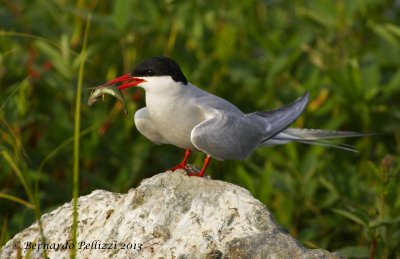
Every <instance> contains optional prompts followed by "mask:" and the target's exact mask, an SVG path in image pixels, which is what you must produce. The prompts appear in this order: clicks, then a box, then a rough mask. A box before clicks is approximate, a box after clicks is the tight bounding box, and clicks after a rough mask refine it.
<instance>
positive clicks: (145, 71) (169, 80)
mask: <svg viewBox="0 0 400 259" xmlns="http://www.w3.org/2000/svg"><path fill="white" fill-rule="evenodd" d="M118 83H122V84H120V85H119V86H118V88H119V89H125V88H129V87H134V86H139V87H142V88H144V89H145V90H150V89H155V88H158V87H162V86H163V85H171V84H184V85H186V84H187V83H188V81H187V79H186V77H185V75H184V74H183V73H182V71H181V69H180V67H179V65H178V64H177V63H176V62H175V61H174V60H172V59H170V58H167V57H153V58H150V59H147V60H145V61H143V62H142V63H140V64H139V65H137V66H136V67H135V69H134V70H133V71H132V73H129V74H125V75H123V76H120V77H117V78H115V79H113V80H110V81H108V82H107V83H105V84H104V85H113V84H118Z"/></svg>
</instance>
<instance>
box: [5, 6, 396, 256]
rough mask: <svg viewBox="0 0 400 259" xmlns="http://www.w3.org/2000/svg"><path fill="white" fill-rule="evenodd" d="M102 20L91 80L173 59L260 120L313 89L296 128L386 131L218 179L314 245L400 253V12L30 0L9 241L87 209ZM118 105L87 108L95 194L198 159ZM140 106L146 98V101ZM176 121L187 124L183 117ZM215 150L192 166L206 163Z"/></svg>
mask: <svg viewBox="0 0 400 259" xmlns="http://www.w3.org/2000/svg"><path fill="white" fill-rule="evenodd" d="M89 14H91V15H92V22H91V30H90V32H89V41H88V47H87V51H88V58H87V63H86V66H85V71H84V73H85V76H84V77H85V83H84V84H85V85H84V87H87V88H88V87H93V86H96V85H99V84H101V83H103V82H105V81H107V80H109V79H112V78H113V77H115V76H117V75H120V74H123V73H126V72H128V71H130V70H131V69H132V68H133V66H134V65H135V63H137V62H140V61H141V60H143V59H145V58H148V57H151V56H155V55H167V56H170V57H172V58H174V59H175V60H177V61H178V62H179V63H180V65H181V67H182V69H183V71H184V73H185V74H186V76H187V77H188V79H189V80H190V81H191V82H193V83H194V84H196V85H198V86H200V87H202V88H204V89H205V90H208V91H210V92H212V93H215V94H217V95H219V96H222V97H224V98H225V99H227V100H229V101H231V102H233V103H235V104H236V105H237V106H238V107H239V108H241V109H242V110H243V111H245V112H251V111H255V110H267V109H271V108H276V107H278V106H280V105H283V104H285V103H288V102H290V101H292V100H294V99H295V98H296V97H298V96H300V95H302V94H303V93H304V92H305V91H307V90H308V91H310V92H311V96H312V98H311V102H310V104H309V105H308V108H307V110H306V112H305V113H304V115H302V116H301V118H300V119H298V120H297V121H296V123H295V125H294V126H296V127H308V128H323V129H337V130H358V131H363V132H382V133H384V134H383V135H381V136H376V137H365V138H360V139H354V140H347V142H346V143H349V144H352V145H355V147H356V148H357V149H358V150H359V151H360V152H359V153H358V154H353V153H350V152H344V151H341V150H335V149H327V148H323V147H318V146H312V147H311V146H305V145H302V144H288V145H285V146H280V147H275V148H265V149H261V150H258V151H257V152H255V153H254V154H253V155H252V156H251V157H250V158H249V159H247V160H246V161H239V162H237V161H226V162H217V161H214V162H212V164H211V166H210V168H209V170H208V172H207V173H208V174H210V175H212V177H213V178H216V179H222V180H225V181H229V182H232V183H235V184H238V185H241V186H243V187H245V188H247V189H249V190H250V191H251V192H252V193H253V195H254V196H255V197H257V198H258V199H260V200H261V201H262V202H263V203H265V204H266V205H267V206H268V208H270V209H271V210H272V212H273V214H274V215H275V217H276V220H277V221H278V222H279V224H281V225H283V226H284V227H285V228H286V229H288V231H289V232H290V234H291V235H293V236H294V237H295V238H297V239H298V240H300V241H301V242H302V243H303V244H305V245H306V246H308V247H311V248H314V247H322V248H325V249H328V250H330V251H339V252H340V253H342V254H343V255H347V256H350V257H354V258H356V257H358V258H366V257H370V258H373V257H377V258H394V257H400V251H399V250H400V249H399V247H400V188H399V183H400V172H399V171H400V165H399V164H400V163H399V162H400V158H399V151H400V148H399V143H400V102H399V99H400V2H399V1H386V0H384V1H382V0H360V1H345V0H339V1H333V0H318V1H306V0H296V1H279V0H265V1H261V0H243V1H204V0H196V1H174V0H164V1H128V0H115V1H99V0H95V1H83V0H79V1H75V2H74V1H67V0H57V1H56V0H54V1H45V0H37V1H28V0H19V1H13V0H4V1H2V2H1V3H0V26H1V28H0V29H1V32H0V154H1V155H0V226H1V229H0V246H1V245H3V244H4V243H5V242H6V241H7V240H8V239H9V238H11V237H12V236H13V235H14V234H15V233H16V232H18V231H20V230H21V229H23V228H24V227H27V226H29V225H30V224H31V223H32V222H33V221H34V219H35V216H34V215H35V212H34V211H33V210H32V207H33V206H32V204H36V205H38V204H40V208H41V211H42V212H46V211H50V210H52V209H54V208H55V207H57V206H60V205H61V204H63V203H65V202H68V201H70V200H71V196H72V182H71V181H72V163H73V159H72V136H73V129H74V107H75V103H74V101H75V96H76V85H77V77H78V67H79V53H80V51H81V48H82V38H83V31H84V26H85V21H86V19H87V16H88V15H89ZM125 94H126V97H129V100H130V101H129V110H130V113H131V114H130V116H129V117H128V118H125V117H124V115H123V113H122V112H121V107H120V105H119V104H118V103H116V101H115V100H114V99H112V98H106V101H105V102H104V103H101V104H96V105H95V106H93V107H90V108H89V107H87V105H85V103H86V100H87V98H88V95H89V90H87V89H84V92H83V106H82V110H81V113H82V117H81V119H82V122H81V128H82V132H81V149H80V177H81V179H80V193H81V195H85V194H88V193H90V192H91V191H92V190H95V189H107V190H110V191H115V192H126V191H127V190H128V189H129V188H131V187H135V186H137V185H138V184H139V182H140V181H141V180H142V179H143V178H147V177H150V176H152V175H154V174H156V173H160V172H163V171H164V170H165V169H167V168H170V167H172V166H173V165H175V164H176V163H178V162H179V161H180V159H181V157H182V156H183V151H181V150H179V149H177V148H175V147H171V146H157V145H155V144H153V143H151V142H150V141H149V140H147V139H145V138H144V137H143V136H141V135H140V134H139V133H138V132H137V130H136V129H135V127H134V123H133V119H132V114H133V113H134V112H135V111H136V110H137V109H138V108H139V107H142V106H144V105H145V104H144V101H143V98H140V97H141V96H143V92H142V91H141V90H129V91H127V92H126V93H125ZM130 97H131V98H130ZM170 116H173V115H172V114H171V115H170ZM203 158H204V155H202V154H197V155H195V156H194V158H192V160H191V162H193V163H196V164H197V165H198V166H200V165H201V163H202V160H203Z"/></svg>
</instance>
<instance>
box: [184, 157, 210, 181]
mask: <svg viewBox="0 0 400 259" xmlns="http://www.w3.org/2000/svg"><path fill="white" fill-rule="evenodd" d="M210 161H211V157H210V156H209V155H207V156H206V159H204V164H203V168H201V171H200V173H190V174H188V176H198V177H203V175H204V172H205V171H206V168H207V166H208V164H209V163H210Z"/></svg>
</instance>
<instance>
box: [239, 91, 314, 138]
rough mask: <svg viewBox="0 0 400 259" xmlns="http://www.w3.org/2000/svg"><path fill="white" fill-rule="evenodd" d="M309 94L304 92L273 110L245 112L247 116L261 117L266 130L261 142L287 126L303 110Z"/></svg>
mask: <svg viewBox="0 0 400 259" xmlns="http://www.w3.org/2000/svg"><path fill="white" fill-rule="evenodd" d="M309 96H310V94H309V93H308V92H306V93H305V94H304V95H303V96H302V97H300V98H298V99H297V100H295V101H294V102H292V103H290V104H288V105H285V106H283V107H280V108H278V109H275V110H271V111H267V112H253V113H249V114H247V116H249V117H256V118H258V119H260V118H261V119H262V120H263V121H264V123H265V127H266V131H265V135H264V138H263V139H262V140H261V142H263V141H266V140H268V139H270V138H272V137H273V136H275V135H276V134H278V133H279V132H281V131H282V130H284V129H286V128H287V127H289V125H290V124H292V123H293V122H294V121H295V120H296V119H297V118H298V117H299V116H300V114H301V113H302V112H303V111H304V109H305V107H306V105H307V103H308V99H309Z"/></svg>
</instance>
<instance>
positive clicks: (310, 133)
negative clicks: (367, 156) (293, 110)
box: [260, 128, 377, 152]
mask: <svg viewBox="0 0 400 259" xmlns="http://www.w3.org/2000/svg"><path fill="white" fill-rule="evenodd" d="M371 135H377V133H361V132H355V131H335V130H320V129H298V128H287V129H285V130H283V131H281V132H280V133H278V134H276V135H275V136H273V137H272V138H269V139H267V140H265V141H263V142H261V143H260V146H273V145H280V144H286V143H289V142H292V141H296V142H300V143H304V144H310V145H319V146H326V147H333V148H338V149H342V150H347V151H352V152H357V150H356V149H354V147H353V146H351V145H347V144H334V143H332V142H330V140H331V139H338V138H351V137H363V136H371Z"/></svg>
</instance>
